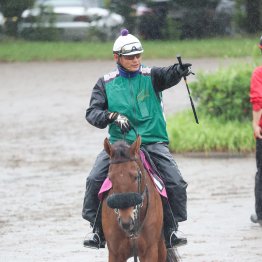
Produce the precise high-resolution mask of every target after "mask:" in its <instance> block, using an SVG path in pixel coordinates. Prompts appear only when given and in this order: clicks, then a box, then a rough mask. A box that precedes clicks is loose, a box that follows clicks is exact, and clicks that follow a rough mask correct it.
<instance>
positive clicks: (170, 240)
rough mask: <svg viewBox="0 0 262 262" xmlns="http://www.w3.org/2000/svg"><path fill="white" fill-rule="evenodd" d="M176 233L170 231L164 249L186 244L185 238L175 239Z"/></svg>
mask: <svg viewBox="0 0 262 262" xmlns="http://www.w3.org/2000/svg"><path fill="white" fill-rule="evenodd" d="M176 233H177V232H176V231H174V230H172V231H170V235H169V237H168V239H166V248H173V247H179V246H183V245H186V244H187V239H186V238H185V237H177V235H176Z"/></svg>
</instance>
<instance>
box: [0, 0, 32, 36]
mask: <svg viewBox="0 0 262 262" xmlns="http://www.w3.org/2000/svg"><path fill="white" fill-rule="evenodd" d="M34 1H35V0H19V1H17V0H0V7H1V8H2V12H3V14H4V16H5V17H6V22H5V27H6V30H5V33H6V34H7V35H12V36H16V35H17V23H18V21H19V19H20V17H21V14H22V12H23V11H24V10H25V9H27V8H28V7H30V6H32V5H33V3H34Z"/></svg>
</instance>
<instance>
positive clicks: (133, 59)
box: [114, 54, 141, 72]
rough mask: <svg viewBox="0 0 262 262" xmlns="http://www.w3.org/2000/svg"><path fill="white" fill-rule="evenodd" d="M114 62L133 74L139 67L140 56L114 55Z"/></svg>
mask: <svg viewBox="0 0 262 262" xmlns="http://www.w3.org/2000/svg"><path fill="white" fill-rule="evenodd" d="M114 58H115V60H116V61H117V62H118V63H120V64H121V65H122V66H123V67H124V68H125V69H127V70H128V71H130V72H135V71H137V70H138V69H139V68H140V65H141V54H136V55H129V56H124V55H121V56H119V55H115V56H114Z"/></svg>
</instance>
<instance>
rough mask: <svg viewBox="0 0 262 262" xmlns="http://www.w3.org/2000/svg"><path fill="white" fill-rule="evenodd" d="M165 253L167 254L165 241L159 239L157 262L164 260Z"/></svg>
mask: <svg viewBox="0 0 262 262" xmlns="http://www.w3.org/2000/svg"><path fill="white" fill-rule="evenodd" d="M166 255H167V250H166V245H165V241H164V240H163V239H161V240H160V241H159V245H158V262H163V261H166Z"/></svg>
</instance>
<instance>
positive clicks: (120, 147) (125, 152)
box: [112, 140, 131, 161]
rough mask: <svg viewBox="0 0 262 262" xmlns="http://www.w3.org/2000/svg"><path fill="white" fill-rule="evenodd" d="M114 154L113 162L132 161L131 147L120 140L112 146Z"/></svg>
mask: <svg viewBox="0 0 262 262" xmlns="http://www.w3.org/2000/svg"><path fill="white" fill-rule="evenodd" d="M112 148H113V154H112V160H114V161H126V160H129V159H130V157H131V156H130V150H129V149H130V145H129V144H128V143H126V142H125V141H124V140H120V141H117V142H115V143H114V144H113V145H112Z"/></svg>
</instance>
